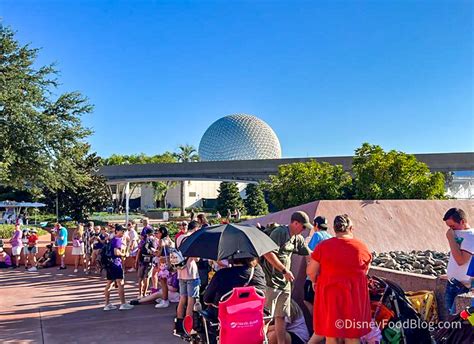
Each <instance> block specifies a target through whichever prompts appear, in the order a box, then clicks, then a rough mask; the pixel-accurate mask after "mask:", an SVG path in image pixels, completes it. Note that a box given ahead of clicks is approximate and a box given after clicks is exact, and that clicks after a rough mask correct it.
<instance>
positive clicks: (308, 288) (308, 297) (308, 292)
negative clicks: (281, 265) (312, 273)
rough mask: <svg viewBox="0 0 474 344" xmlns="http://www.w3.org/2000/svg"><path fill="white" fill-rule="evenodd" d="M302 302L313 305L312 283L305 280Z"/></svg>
mask: <svg viewBox="0 0 474 344" xmlns="http://www.w3.org/2000/svg"><path fill="white" fill-rule="evenodd" d="M304 300H305V301H306V302H309V303H311V304H313V303H314V290H313V282H312V281H310V280H309V279H307V280H306V281H305V282H304Z"/></svg>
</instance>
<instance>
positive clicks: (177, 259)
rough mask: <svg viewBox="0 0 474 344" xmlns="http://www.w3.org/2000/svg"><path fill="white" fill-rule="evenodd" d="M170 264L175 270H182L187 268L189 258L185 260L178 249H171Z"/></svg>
mask: <svg viewBox="0 0 474 344" xmlns="http://www.w3.org/2000/svg"><path fill="white" fill-rule="evenodd" d="M168 251H169V255H170V263H171V266H173V267H174V268H175V269H178V270H182V269H184V268H185V267H186V263H187V262H188V258H184V256H183V254H182V253H181V251H180V250H178V249H176V248H169V249H168Z"/></svg>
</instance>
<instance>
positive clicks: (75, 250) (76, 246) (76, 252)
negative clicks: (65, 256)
mask: <svg viewBox="0 0 474 344" xmlns="http://www.w3.org/2000/svg"><path fill="white" fill-rule="evenodd" d="M83 236H84V226H83V225H82V224H79V225H78V226H77V228H76V230H75V231H74V233H73V234H72V253H71V254H72V255H73V256H74V273H77V271H78V269H79V263H80V261H81V259H82V265H83V266H84V267H85V263H84V242H83V241H82V238H83ZM84 270H85V269H84Z"/></svg>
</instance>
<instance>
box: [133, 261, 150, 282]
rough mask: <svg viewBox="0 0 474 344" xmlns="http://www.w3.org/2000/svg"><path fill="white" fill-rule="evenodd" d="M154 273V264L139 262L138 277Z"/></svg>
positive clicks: (142, 277)
mask: <svg viewBox="0 0 474 344" xmlns="http://www.w3.org/2000/svg"><path fill="white" fill-rule="evenodd" d="M152 273H153V264H151V263H150V264H143V263H140V264H138V272H137V274H138V279H145V278H150V277H151V275H152Z"/></svg>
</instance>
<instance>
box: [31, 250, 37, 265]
mask: <svg viewBox="0 0 474 344" xmlns="http://www.w3.org/2000/svg"><path fill="white" fill-rule="evenodd" d="M32 261H33V263H32V264H33V267H34V268H36V267H37V264H36V251H35V252H34V253H33V257H32Z"/></svg>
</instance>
